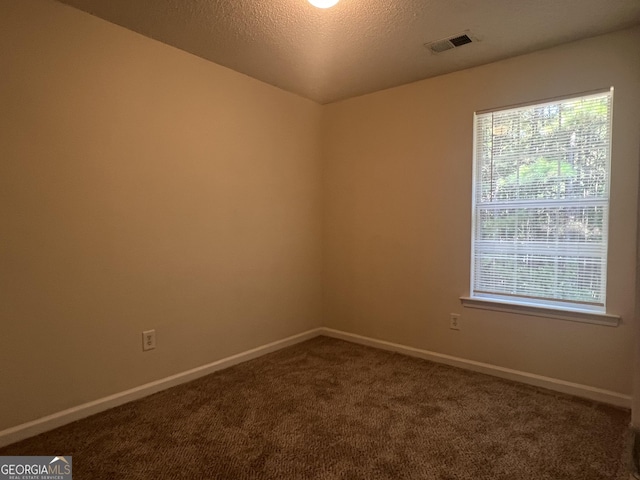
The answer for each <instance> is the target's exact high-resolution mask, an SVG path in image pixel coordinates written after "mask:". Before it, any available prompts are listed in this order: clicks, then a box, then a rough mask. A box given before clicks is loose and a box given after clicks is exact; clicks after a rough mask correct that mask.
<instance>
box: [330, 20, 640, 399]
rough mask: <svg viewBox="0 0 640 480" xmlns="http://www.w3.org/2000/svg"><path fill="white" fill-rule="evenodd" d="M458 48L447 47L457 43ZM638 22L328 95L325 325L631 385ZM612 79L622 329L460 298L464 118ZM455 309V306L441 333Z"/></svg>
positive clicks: (464, 257) (595, 382) (465, 280)
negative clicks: (357, 93)
mask: <svg viewBox="0 0 640 480" xmlns="http://www.w3.org/2000/svg"><path fill="white" fill-rule="evenodd" d="M454 54H455V52H454ZM639 58H640V29H635V30H628V31H624V32H620V33H616V34H612V35H607V36H602V37H597V38H592V39H588V40H584V41H580V42H576V43H572V44H567V45H564V46H561V47H557V48H553V49H549V50H545V51H540V52H537V53H533V54H530V55H526V56H521V57H517V58H513V59H509V60H506V61H501V62H497V63H494V64H490V65H485V66H482V67H479V68H474V69H470V70H466V71H461V72H458V73H454V74H450V75H445V76H441V77H437V78H433V79H429V80H424V81H421V82H417V83H413V84H410V85H406V86H402V87H399V88H394V89H390V90H386V91H382V92H378V93H374V94H371V95H367V96H363V97H359V98H354V99H350V100H346V101H343V102H339V103H336V104H332V105H329V106H327V107H326V108H325V111H324V115H325V116H324V126H325V128H324V137H323V138H324V155H325V158H324V197H323V201H324V203H323V205H324V272H325V273H324V283H323V286H324V304H325V311H324V315H325V325H326V326H328V327H332V328H336V329H340V330H346V331H348V332H353V333H356V334H361V335H365V336H370V337H374V338H378V339H383V340H387V341H391V342H397V343H401V344H405V345H409V346H413V347H418V348H423V349H427V350H432V351H435V352H440V353H445V354H449V355H455V356H458V357H463V358H465V359H471V360H475V361H480V362H486V363H490V364H494V365H498V366H501V367H506V368H512V369H517V370H522V371H525V372H529V373H534V374H539V375H545V376H549V377H554V378H558V379H562V380H566V381H570V382H577V383H581V384H585V385H589V386H592V387H599V388H604V389H609V390H612V391H615V392H619V393H623V394H629V393H630V392H631V383H632V382H631V369H632V363H633V343H634V338H633V337H634V335H633V332H634V328H633V322H634V319H633V311H634V295H635V289H634V285H635V265H636V262H635V255H636V251H635V237H636V221H637V217H636V195H637V187H638V163H639V162H638V146H639V145H640V139H639V136H640V62H639V61H638V59H639ZM611 85H613V86H614V87H615V100H614V126H613V128H614V137H613V147H612V149H613V160H612V164H613V166H612V194H611V219H610V257H609V277H608V280H609V282H608V307H609V310H610V311H611V312H612V313H616V314H619V315H622V317H623V323H622V324H621V325H620V326H619V327H617V328H612V327H604V326H597V325H590V324H583V323H573V322H568V321H561V320H553V319H545V318H536V317H526V316H518V315H512V314H507V313H498V312H489V311H481V310H472V309H467V308H462V307H461V305H460V301H459V297H460V296H461V295H465V294H468V292H469V261H470V228H471V207H470V205H471V173H472V171H471V170H472V137H473V133H472V126H473V124H472V119H473V112H474V111H476V110H482V109H488V108H495V107H500V106H506V105H510V104H516V103H521V102H527V101H532V100H538V99H545V98H549V97H554V96H559V95H567V94H573V93H578V92H583V91H588V90H592V89H599V88H606V87H609V86H611ZM450 312H457V313H461V314H462V318H461V330H460V331H453V330H450V329H449V320H448V315H449V313H450Z"/></svg>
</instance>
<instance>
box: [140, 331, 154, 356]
mask: <svg viewBox="0 0 640 480" xmlns="http://www.w3.org/2000/svg"><path fill="white" fill-rule="evenodd" d="M154 348H156V331H155V330H146V331H144V332H142V351H144V352H146V351H147V350H153V349H154Z"/></svg>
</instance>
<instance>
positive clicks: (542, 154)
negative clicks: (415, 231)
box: [471, 91, 612, 310]
mask: <svg viewBox="0 0 640 480" xmlns="http://www.w3.org/2000/svg"><path fill="white" fill-rule="evenodd" d="M611 104H612V91H607V92H602V93H598V94H592V95H588V96H583V97H578V98H570V99H566V100H561V101H555V102H547V103H542V104H538V105H529V106H526V107H519V108H512V109H508V110H501V111H494V112H490V113H482V114H478V115H476V116H475V151H474V169H475V178H474V212H473V215H474V236H473V252H472V253H473V262H472V288H471V290H472V295H475V296H492V295H497V296H504V297H512V298H513V299H514V300H517V299H518V298H520V299H524V300H526V301H528V302H533V303H535V301H536V300H541V301H551V302H560V303H568V304H579V305H584V306H589V305H590V306H591V307H592V308H595V309H600V310H604V304H605V291H606V270H607V230H608V225H607V220H608V213H609V170H610V144H611Z"/></svg>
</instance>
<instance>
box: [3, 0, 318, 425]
mask: <svg viewBox="0 0 640 480" xmlns="http://www.w3.org/2000/svg"><path fill="white" fill-rule="evenodd" d="M0 45H2V48H0V72H1V73H0V321H1V326H0V430H2V429H3V428H6V427H9V426H13V425H17V424H19V423H22V422H25V421H28V420H32V419H35V418H38V417H41V416H43V415H46V414H50V413H53V412H57V411H60V410H62V409H65V408H68V407H72V406H75V405H79V404H81V403H83V402H87V401H90V400H94V399H97V398H100V397H103V396H105V395H109V394H112V393H115V392H120V391H122V390H125V389H128V388H131V387H134V386H138V385H141V384H143V383H145V382H149V381H152V380H155V379H159V378H163V377H166V376H168V375H171V374H174V373H177V372H182V371H184V370H187V369H189V368H192V367H196V366H200V365H203V364H206V363H208V362H212V361H214V360H216V359H219V358H222V357H226V356H229V355H231V354H235V353H238V352H241V351H245V350H247V349H250V348H253V347H256V346H258V345H262V344H265V343H268V342H271V341H274V340H278V339H282V338H284V337H287V336H289V335H293V334H296V333H299V332H303V331H306V330H308V329H310V328H314V327H317V326H319V325H320V323H321V318H320V315H321V286H320V280H321V278H320V268H321V265H320V261H321V243H320V242H321V214H320V207H321V204H320V201H321V198H320V194H321V183H320V179H321V176H320V147H319V143H318V142H319V122H320V120H321V107H320V106H319V105H317V104H315V103H313V102H310V101H307V100H305V99H302V98H300V97H297V96H295V95H292V94H289V93H286V92H283V91H281V90H278V89H276V88H273V87H271V86H268V85H265V84H264V83H261V82H258V81H256V80H253V79H250V78H248V77H246V76H243V75H241V74H238V73H235V72H233V71H230V70H228V69H225V68H222V67H220V66H217V65H214V64H212V63H209V62H207V61H204V60H202V59H200V58H197V57H194V56H192V55H189V54H187V53H184V52H182V51H179V50H176V49H174V48H171V47H168V46H166V45H163V44H161V43H158V42H155V41H153V40H150V39H147V38H144V37H142V36H140V35H137V34H134V33H132V32H130V31H127V30H125V29H122V28H120V27H117V26H115V25H112V24H109V23H107V22H104V21H102V20H99V19H97V18H95V17H92V16H90V15H88V14H85V13H81V12H79V11H77V10H74V9H72V8H69V7H67V6H64V5H62V4H58V3H56V2H53V1H50V0H37V1H36V0H0ZM151 328H155V329H156V331H157V338H158V348H157V349H156V350H155V351H152V352H148V353H142V351H141V342H142V340H141V332H142V330H145V329H151Z"/></svg>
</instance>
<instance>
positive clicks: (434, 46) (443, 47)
mask: <svg viewBox="0 0 640 480" xmlns="http://www.w3.org/2000/svg"><path fill="white" fill-rule="evenodd" d="M471 42H473V39H472V38H471V37H470V36H469V35H467V34H466V33H463V34H462V35H455V36H453V37H449V38H445V39H442V40H436V41H435V42H430V43H425V47H427V48H429V50H431V51H432V52H433V53H442V52H445V51H447V50H451V49H452V48H456V47H461V46H462V45H466V44H467V43H471Z"/></svg>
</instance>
